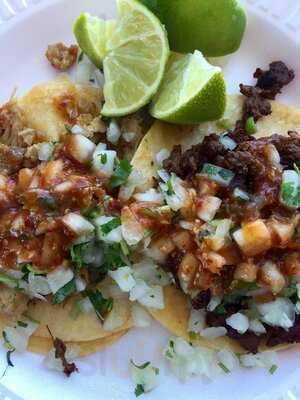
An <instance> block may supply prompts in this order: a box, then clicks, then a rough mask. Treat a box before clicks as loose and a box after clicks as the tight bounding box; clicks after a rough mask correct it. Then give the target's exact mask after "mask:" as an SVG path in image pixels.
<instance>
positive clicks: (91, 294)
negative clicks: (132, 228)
mask: <svg viewBox="0 0 300 400" xmlns="http://www.w3.org/2000/svg"><path fill="white" fill-rule="evenodd" d="M85 294H86V296H87V297H88V298H89V299H90V301H91V303H92V304H93V307H94V310H95V312H96V314H97V317H98V318H99V319H101V321H103V319H104V317H105V315H106V314H107V313H108V312H110V311H111V310H112V308H113V299H111V298H109V299H105V298H104V297H103V296H102V293H101V292H100V291H99V290H94V291H92V290H86V292H85Z"/></svg>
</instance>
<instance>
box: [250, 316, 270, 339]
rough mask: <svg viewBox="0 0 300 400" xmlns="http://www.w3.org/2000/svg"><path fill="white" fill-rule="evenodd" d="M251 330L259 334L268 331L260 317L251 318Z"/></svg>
mask: <svg viewBox="0 0 300 400" xmlns="http://www.w3.org/2000/svg"><path fill="white" fill-rule="evenodd" d="M249 331H251V332H254V333H255V334H256V335H258V336H259V335H263V334H264V333H266V332H267V331H266V328H265V327H264V326H263V324H262V323H261V322H260V321H259V320H258V319H251V320H250V321H249Z"/></svg>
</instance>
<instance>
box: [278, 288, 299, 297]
mask: <svg viewBox="0 0 300 400" xmlns="http://www.w3.org/2000/svg"><path fill="white" fill-rule="evenodd" d="M297 293H298V289H297V288H296V287H294V286H291V287H286V288H284V289H282V291H281V293H280V294H281V296H283V297H293V296H295V295H297Z"/></svg>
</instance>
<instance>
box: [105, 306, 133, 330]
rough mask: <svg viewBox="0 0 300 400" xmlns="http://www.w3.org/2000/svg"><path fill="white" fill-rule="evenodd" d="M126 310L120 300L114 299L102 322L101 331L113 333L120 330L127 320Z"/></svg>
mask: <svg viewBox="0 0 300 400" xmlns="http://www.w3.org/2000/svg"><path fill="white" fill-rule="evenodd" d="M126 310H127V309H126V305H125V304H124V303H123V301H122V300H121V301H120V300H116V299H114V302H113V308H112V309H111V311H110V312H109V314H108V315H107V316H106V317H105V320H104V322H103V329H104V330H105V331H114V330H116V329H119V328H121V327H122V326H123V325H124V323H125V322H126V319H127V312H126Z"/></svg>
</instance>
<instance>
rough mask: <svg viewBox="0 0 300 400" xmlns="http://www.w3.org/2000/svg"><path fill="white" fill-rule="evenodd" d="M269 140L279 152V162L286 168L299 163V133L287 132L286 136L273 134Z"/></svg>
mask: <svg viewBox="0 0 300 400" xmlns="http://www.w3.org/2000/svg"><path fill="white" fill-rule="evenodd" d="M269 141H270V142H271V143H272V144H273V145H274V146H275V147H276V149H277V151H278V153H279V154H280V160H281V164H282V165H284V166H285V167H288V168H294V164H296V165H298V166H299V165H300V134H299V133H297V132H289V135H288V136H283V135H273V136H271V137H270V139H269Z"/></svg>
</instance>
